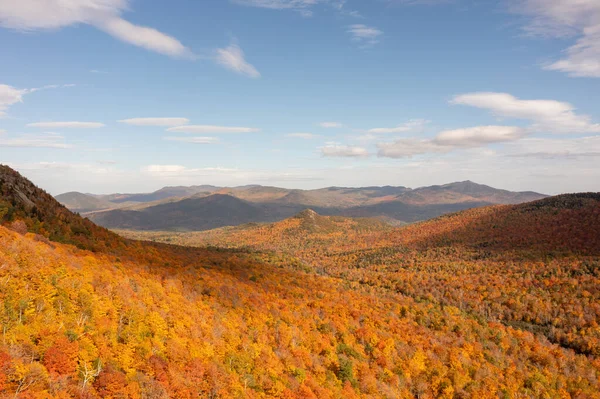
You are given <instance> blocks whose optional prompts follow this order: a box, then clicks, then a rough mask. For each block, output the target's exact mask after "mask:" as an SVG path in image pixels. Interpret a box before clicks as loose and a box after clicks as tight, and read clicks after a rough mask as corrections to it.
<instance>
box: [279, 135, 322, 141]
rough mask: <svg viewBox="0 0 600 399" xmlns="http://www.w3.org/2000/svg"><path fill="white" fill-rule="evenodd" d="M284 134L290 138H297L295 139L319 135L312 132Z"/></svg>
mask: <svg viewBox="0 0 600 399" xmlns="http://www.w3.org/2000/svg"><path fill="white" fill-rule="evenodd" d="M286 136H287V137H292V138H297V139H304V140H311V139H315V138H317V137H320V136H319V135H317V134H312V133H290V134H286Z"/></svg>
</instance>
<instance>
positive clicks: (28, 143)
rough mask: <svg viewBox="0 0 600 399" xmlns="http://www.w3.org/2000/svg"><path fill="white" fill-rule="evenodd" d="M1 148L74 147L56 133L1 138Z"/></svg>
mask: <svg viewBox="0 0 600 399" xmlns="http://www.w3.org/2000/svg"><path fill="white" fill-rule="evenodd" d="M0 147H18V148H57V149H65V148H72V147H73V146H72V145H70V144H67V143H65V141H64V137H63V136H61V135H59V134H56V133H45V134H40V135H31V134H22V135H18V136H16V137H3V136H2V137H0Z"/></svg>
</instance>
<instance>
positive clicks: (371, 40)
mask: <svg viewBox="0 0 600 399" xmlns="http://www.w3.org/2000/svg"><path fill="white" fill-rule="evenodd" d="M348 33H350V35H351V36H352V40H353V41H355V42H357V43H358V44H360V45H361V46H363V47H366V46H372V45H375V44H377V43H379V37H380V36H382V35H383V31H381V30H379V29H377V28H375V27H372V26H367V25H363V24H354V25H350V26H349V27H348Z"/></svg>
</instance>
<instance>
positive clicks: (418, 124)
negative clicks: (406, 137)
mask: <svg viewBox="0 0 600 399" xmlns="http://www.w3.org/2000/svg"><path fill="white" fill-rule="evenodd" d="M429 122H430V121H428V120H425V119H411V120H409V121H408V122H406V123H403V124H401V125H398V126H396V127H391V128H385V127H383V128H382V127H378V128H374V129H369V130H368V131H367V133H369V134H388V133H413V132H422V131H423V129H424V128H425V126H427V124H429Z"/></svg>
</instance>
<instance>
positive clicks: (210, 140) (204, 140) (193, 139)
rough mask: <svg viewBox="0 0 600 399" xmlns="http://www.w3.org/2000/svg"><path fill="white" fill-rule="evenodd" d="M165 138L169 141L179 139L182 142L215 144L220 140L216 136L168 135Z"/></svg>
mask: <svg viewBox="0 0 600 399" xmlns="http://www.w3.org/2000/svg"><path fill="white" fill-rule="evenodd" d="M165 140H168V141H179V142H182V143H192V144H215V143H217V142H218V141H219V139H218V138H216V137H198V136H194V137H177V136H167V137H165Z"/></svg>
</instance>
